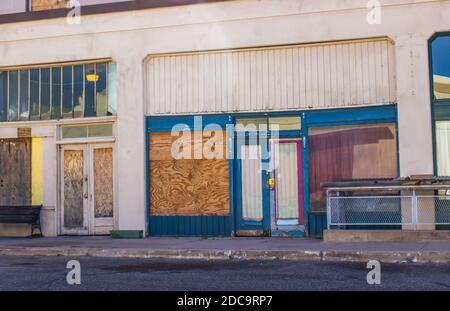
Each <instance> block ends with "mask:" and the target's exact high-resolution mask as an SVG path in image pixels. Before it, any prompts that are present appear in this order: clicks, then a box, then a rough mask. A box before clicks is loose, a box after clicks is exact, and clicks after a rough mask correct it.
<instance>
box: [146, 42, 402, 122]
mask: <svg viewBox="0 0 450 311" xmlns="http://www.w3.org/2000/svg"><path fill="white" fill-rule="evenodd" d="M394 57H395V55H394V45H393V44H392V43H391V42H390V41H389V40H388V39H373V40H358V41H346V42H334V43H326V44H314V45H298V46H285V47H274V48H261V49H247V50H234V51H214V52H205V53H195V54H193V53H190V54H175V55H159V56H153V57H150V58H149V60H148V62H147V69H146V70H147V79H146V81H147V82H146V83H147V88H146V91H147V97H146V100H147V113H148V114H150V115H155V114H183V113H211V112H232V111H266V110H289V109H305V108H331V107H348V106H357V105H375V104H385V103H389V102H394V101H395V92H396V87H395V76H394V67H395V64H394V62H395V60H394Z"/></svg>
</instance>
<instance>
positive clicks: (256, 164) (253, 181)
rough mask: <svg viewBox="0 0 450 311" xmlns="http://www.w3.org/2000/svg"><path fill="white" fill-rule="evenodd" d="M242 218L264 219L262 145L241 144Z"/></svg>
mask: <svg viewBox="0 0 450 311" xmlns="http://www.w3.org/2000/svg"><path fill="white" fill-rule="evenodd" d="M240 152H241V159H242V160H241V170H242V173H241V174H242V177H241V178H242V182H241V185H242V218H244V219H246V220H254V221H261V220H262V219H263V205H262V200H261V198H262V197H263V196H262V180H261V146H256V145H251V146H241V150H240Z"/></svg>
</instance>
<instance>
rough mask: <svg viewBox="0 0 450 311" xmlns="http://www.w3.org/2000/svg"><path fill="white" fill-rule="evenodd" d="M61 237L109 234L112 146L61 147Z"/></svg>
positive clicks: (112, 218)
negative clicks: (62, 235) (64, 235)
mask: <svg viewBox="0 0 450 311" xmlns="http://www.w3.org/2000/svg"><path fill="white" fill-rule="evenodd" d="M61 166H62V167H61V217H62V230H61V233H62V234H74V235H96V234H109V231H110V230H112V229H113V228H114V174H113V145H111V144H92V145H87V144H85V145H74V146H64V147H62V148H61Z"/></svg>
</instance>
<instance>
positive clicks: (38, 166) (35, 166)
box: [31, 137, 44, 205]
mask: <svg viewBox="0 0 450 311" xmlns="http://www.w3.org/2000/svg"><path fill="white" fill-rule="evenodd" d="M31 201H32V204H33V205H41V204H43V203H44V177H43V170H42V138H40V137H33V138H32V142H31Z"/></svg>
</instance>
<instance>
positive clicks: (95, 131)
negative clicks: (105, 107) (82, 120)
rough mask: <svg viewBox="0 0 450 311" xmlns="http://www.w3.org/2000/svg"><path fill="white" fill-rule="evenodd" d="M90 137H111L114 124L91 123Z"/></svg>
mask: <svg viewBox="0 0 450 311" xmlns="http://www.w3.org/2000/svg"><path fill="white" fill-rule="evenodd" d="M88 131H89V135H88V136H89V137H109V136H113V127H112V124H96V125H89V128H88Z"/></svg>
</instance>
